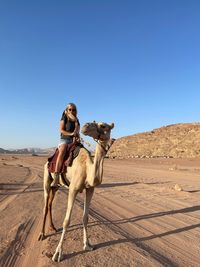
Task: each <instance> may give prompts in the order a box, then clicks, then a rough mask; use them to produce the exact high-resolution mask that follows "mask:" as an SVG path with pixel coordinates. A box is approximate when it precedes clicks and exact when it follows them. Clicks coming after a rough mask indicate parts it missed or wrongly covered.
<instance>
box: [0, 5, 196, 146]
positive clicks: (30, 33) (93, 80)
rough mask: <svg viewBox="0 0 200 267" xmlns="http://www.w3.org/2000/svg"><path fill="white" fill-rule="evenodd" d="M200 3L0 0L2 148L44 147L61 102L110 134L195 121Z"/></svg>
mask: <svg viewBox="0 0 200 267" xmlns="http://www.w3.org/2000/svg"><path fill="white" fill-rule="evenodd" d="M199 14H200V1H198V0H188V1H185V0H168V1H165V0H140V1H139V0H138V1H134V0H131V1H126V0H125V1H124V0H123V1H122V0H121V1H118V0H115V1H109V0H107V1H104V0H102V1H97V0H96V1H95V0H93V1H89V0H84V1H82V0H80V1H78V0H77V1H76V0H75V1H67V0H59V1H56V0H48V1H47V0H46V1H45V0H40V1H38V0H34V1H32V0H29V1H25V0H24V1H22V0H17V1H16V0H15V1H14V0H13V1H11V0H7V1H1V2H0V96H1V97H0V99H1V102H0V114H1V115H0V125H1V131H0V147H2V148H24V147H42V148H46V147H51V146H56V145H57V144H58V140H59V120H60V117H61V114H62V111H63V110H64V108H65V106H66V104H67V103H68V102H74V103H76V104H77V107H78V112H79V113H78V115H79V120H80V123H81V125H83V124H84V123H85V122H90V121H93V120H96V121H105V122H109V123H111V122H114V123H115V128H114V129H113V137H115V138H119V137H122V136H126V135H132V134H135V133H138V132H143V131H149V130H151V129H153V128H158V127H161V126H163V125H168V124H173V123H179V122H194V121H200V119H199V116H200V112H199V111H200V104H199V99H200V16H199Z"/></svg>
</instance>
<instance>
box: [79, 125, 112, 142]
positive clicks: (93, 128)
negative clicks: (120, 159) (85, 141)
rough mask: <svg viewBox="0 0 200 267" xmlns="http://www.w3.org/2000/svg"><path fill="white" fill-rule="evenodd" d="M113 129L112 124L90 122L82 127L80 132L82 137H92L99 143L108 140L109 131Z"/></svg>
mask: <svg viewBox="0 0 200 267" xmlns="http://www.w3.org/2000/svg"><path fill="white" fill-rule="evenodd" d="M113 128H114V123H111V124H107V123H105V122H95V121H94V122H91V123H86V124H84V125H83V127H82V129H81V132H82V134H84V135H88V136H90V137H93V138H94V139H97V140H100V141H108V140H110V133H111V130H112V129H113Z"/></svg>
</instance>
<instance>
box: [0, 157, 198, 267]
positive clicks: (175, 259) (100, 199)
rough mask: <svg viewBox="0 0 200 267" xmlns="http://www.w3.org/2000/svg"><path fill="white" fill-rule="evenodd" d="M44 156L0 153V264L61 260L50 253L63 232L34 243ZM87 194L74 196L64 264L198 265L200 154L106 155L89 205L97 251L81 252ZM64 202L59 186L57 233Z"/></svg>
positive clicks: (55, 211)
mask: <svg viewBox="0 0 200 267" xmlns="http://www.w3.org/2000/svg"><path fill="white" fill-rule="evenodd" d="M45 161H46V158H45V157H40V156H39V157H32V156H27V155H26V156H23V155H1V156H0V210H1V219H0V220H1V222H0V223H1V227H0V255H1V258H0V266H6V267H8V266H20V267H21V266H30V267H31V266H34V267H35V266H45V267H47V266H54V265H55V266H56V265H57V264H55V263H53V262H52V261H51V256H52V254H53V253H54V251H55V248H56V246H57V244H58V241H59V239H60V234H61V231H59V232H58V233H56V234H54V233H52V232H50V231H48V236H47V238H46V239H45V240H44V241H42V242H41V241H37V238H38V235H39V232H40V229H41V221H42V210H43V188H42V180H43V178H42V175H43V164H44V163H45ZM175 185H179V186H180V187H181V189H182V191H177V190H175ZM83 198H84V193H82V194H79V195H78V198H77V200H76V204H75V207H74V210H73V214H72V221H71V226H70V227H69V230H68V233H67V235H66V239H65V242H64V248H63V249H64V256H63V261H62V262H61V263H59V266H77V267H79V266H80V267H82V266H85V267H86V266H87V267H89V266H91V267H93V266H100V267H104V266H111V267H115V266H131V267H132V266H152V267H153V266H185V267H186V266H187V267H188V266H200V265H199V264H200V246H199V244H200V231H199V229H200V201H199V199H200V159H126V160H125V159H123V160H120V159H115V160H111V159H106V160H105V165H104V179H103V183H102V185H100V186H99V187H98V188H96V191H95V194H94V198H93V201H92V205H91V210H90V219H89V227H88V231H89V235H90V240H91V243H92V244H93V245H94V246H95V248H96V249H95V250H94V251H92V252H84V251H82V212H83V211H82V208H83ZM66 203H67V190H66V189H60V191H59V192H58V194H57V197H56V199H55V203H54V206H53V217H54V222H55V225H56V227H57V228H58V229H60V230H61V228H62V222H63V218H64V214H65V211H66ZM47 230H48V229H47Z"/></svg>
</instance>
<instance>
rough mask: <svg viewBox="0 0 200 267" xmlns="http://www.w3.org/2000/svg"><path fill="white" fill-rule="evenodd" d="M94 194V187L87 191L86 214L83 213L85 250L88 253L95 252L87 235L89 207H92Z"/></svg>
mask: <svg viewBox="0 0 200 267" xmlns="http://www.w3.org/2000/svg"><path fill="white" fill-rule="evenodd" d="M93 193H94V187H90V188H87V189H86V194H85V202H84V212H83V249H84V250H87V251H91V250H93V247H92V246H91V245H90V243H89V240H88V234H87V224H88V214H89V206H90V202H91V199H92V196H93Z"/></svg>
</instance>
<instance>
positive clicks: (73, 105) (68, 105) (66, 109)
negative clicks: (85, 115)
mask: <svg viewBox="0 0 200 267" xmlns="http://www.w3.org/2000/svg"><path fill="white" fill-rule="evenodd" d="M69 107H72V108H73V109H74V110H75V114H76V115H77V107H76V105H75V104H74V103H68V104H67V106H66V108H65V114H67V111H68V108H69Z"/></svg>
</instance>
